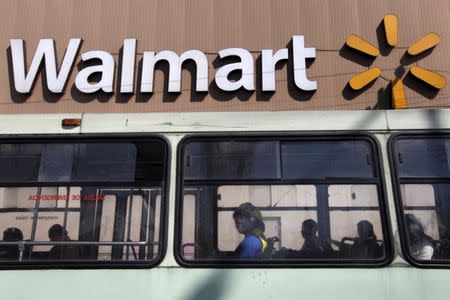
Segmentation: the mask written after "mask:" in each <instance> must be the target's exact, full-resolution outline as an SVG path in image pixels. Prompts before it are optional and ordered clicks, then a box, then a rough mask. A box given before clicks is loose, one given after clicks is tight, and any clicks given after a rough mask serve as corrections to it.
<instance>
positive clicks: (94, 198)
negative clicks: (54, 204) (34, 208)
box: [28, 194, 105, 201]
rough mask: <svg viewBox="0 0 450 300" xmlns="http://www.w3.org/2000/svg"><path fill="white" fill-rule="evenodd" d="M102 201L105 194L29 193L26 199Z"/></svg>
mask: <svg viewBox="0 0 450 300" xmlns="http://www.w3.org/2000/svg"><path fill="white" fill-rule="evenodd" d="M66 200H71V201H80V200H82V201H103V200H105V195H96V194H87V195H70V196H69V197H68V196H67V195H29V196H28V201H66Z"/></svg>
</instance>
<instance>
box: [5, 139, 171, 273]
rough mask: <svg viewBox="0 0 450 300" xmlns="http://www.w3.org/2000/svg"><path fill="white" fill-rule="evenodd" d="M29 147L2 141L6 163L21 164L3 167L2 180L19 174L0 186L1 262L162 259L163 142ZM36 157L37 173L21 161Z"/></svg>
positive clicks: (57, 263) (118, 261) (43, 262)
mask: <svg viewBox="0 0 450 300" xmlns="http://www.w3.org/2000/svg"><path fill="white" fill-rule="evenodd" d="M26 146H27V144H26V143H22V144H3V145H2V144H0V149H1V151H0V157H1V158H0V164H1V163H2V162H1V161H2V158H5V157H6V156H7V155H9V156H11V157H12V158H13V161H14V162H15V163H9V164H8V163H5V164H3V165H2V166H4V167H6V169H3V170H2V169H0V174H1V175H0V180H1V179H2V178H3V177H5V178H6V175H5V173H8V172H12V173H14V174H16V176H15V177H14V178H13V179H14V180H6V179H5V180H4V181H0V185H1V186H2V187H0V234H1V236H0V237H1V241H0V263H2V264H18V263H20V264H25V265H46V264H56V265H65V264H66V263H70V262H77V264H80V263H82V264H87V265H90V264H97V265H101V264H109V265H113V264H118V265H119V264H120V265H123V264H131V263H138V264H149V263H152V262H153V261H156V260H157V259H158V258H160V256H161V252H160V251H161V249H162V248H161V242H162V240H161V237H162V230H161V228H162V227H161V222H162V221H163V220H161V218H162V216H163V215H164V214H163V212H162V209H163V208H164V205H163V203H161V202H162V199H163V198H162V195H163V194H164V181H165V180H164V174H165V165H166V159H165V157H166V155H167V153H166V150H165V145H164V144H163V143H162V142H160V141H157V140H152V141H146V142H107V143H106V142H104V143H102V142H98V141H96V142H95V143H48V144H29V146H30V149H27V147H26ZM30 156H33V159H34V160H35V161H36V162H37V163H36V164H35V165H31V167H32V169H31V170H30V169H28V168H26V164H23V163H22V158H24V157H25V159H28V158H27V157H30ZM8 168H9V169H8ZM30 174H31V175H30ZM2 176H3V177H2ZM13 181H14V182H13ZM81 182H83V183H81ZM19 185H23V186H19Z"/></svg>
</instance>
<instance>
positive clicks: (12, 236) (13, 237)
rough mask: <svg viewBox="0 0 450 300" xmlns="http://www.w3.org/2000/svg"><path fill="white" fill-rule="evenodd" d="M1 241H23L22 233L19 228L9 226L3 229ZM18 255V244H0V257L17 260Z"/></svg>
mask: <svg viewBox="0 0 450 300" xmlns="http://www.w3.org/2000/svg"><path fill="white" fill-rule="evenodd" d="M2 241H3V242H20V241H23V234H22V231H21V230H20V229H19V228H15V227H10V228H7V229H6V230H5V231H3V240H2ZM19 257H20V250H19V245H4V246H3V245H2V246H0V259H6V260H18V259H19Z"/></svg>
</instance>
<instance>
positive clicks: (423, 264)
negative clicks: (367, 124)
mask: <svg viewBox="0 0 450 300" xmlns="http://www.w3.org/2000/svg"><path fill="white" fill-rule="evenodd" d="M439 137H441V138H442V137H449V138H450V131H427V132H423V131H411V132H402V133H395V134H393V135H392V136H391V137H390V138H389V140H388V157H389V166H390V169H391V180H392V189H393V194H394V203H395V208H396V217H397V224H398V227H399V238H400V247H401V251H402V253H403V257H404V258H405V260H406V261H407V262H408V263H409V264H411V265H412V266H414V267H417V268H443V269H449V268H450V260H447V261H445V260H437V259H436V260H435V259H433V260H429V261H424V260H416V259H415V258H413V256H412V255H411V253H410V251H409V243H408V239H407V236H406V224H405V220H404V215H405V212H404V209H403V203H402V197H401V188H400V185H401V182H408V183H409V182H410V183H416V184H422V183H423V184H426V183H448V181H447V182H445V180H446V179H445V178H440V179H438V178H436V177H428V178H425V177H416V178H405V179H400V172H399V169H398V167H397V159H396V156H395V143H396V142H397V141H399V140H402V139H411V138H416V139H420V138H422V139H423V138H429V139H433V138H439Z"/></svg>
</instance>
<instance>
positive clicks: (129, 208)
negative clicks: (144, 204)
mask: <svg viewBox="0 0 450 300" xmlns="http://www.w3.org/2000/svg"><path fill="white" fill-rule="evenodd" d="M133 195H134V189H131V197H130V202H128V216H127V219H128V222H127V242H129V241H130V233H131V209H132V208H133ZM126 253H127V260H128V257H129V255H130V245H127V252H126Z"/></svg>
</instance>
